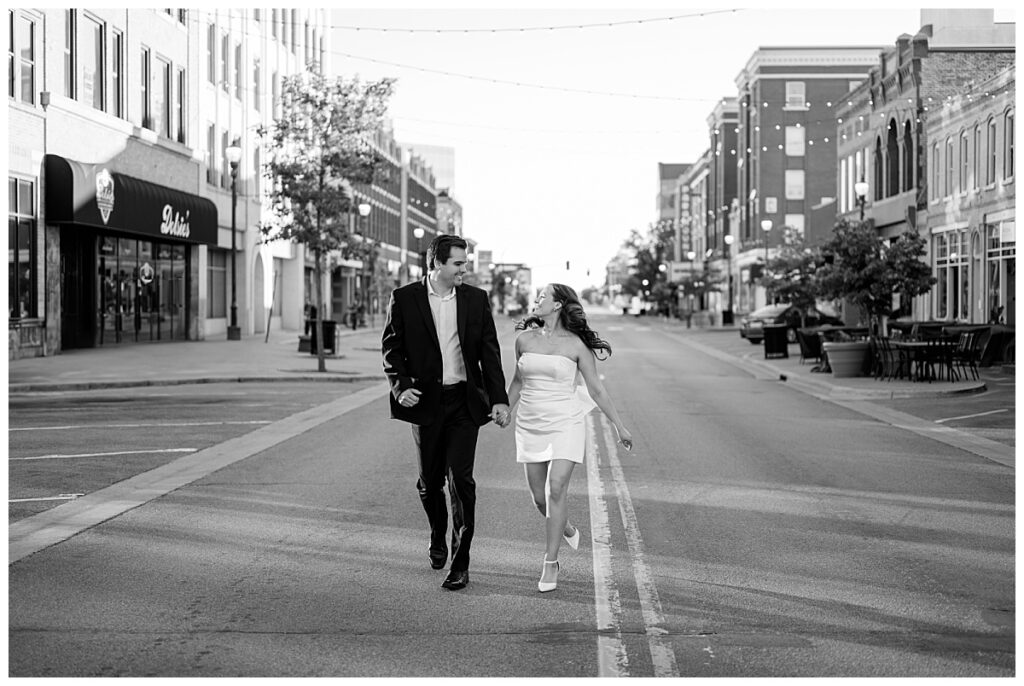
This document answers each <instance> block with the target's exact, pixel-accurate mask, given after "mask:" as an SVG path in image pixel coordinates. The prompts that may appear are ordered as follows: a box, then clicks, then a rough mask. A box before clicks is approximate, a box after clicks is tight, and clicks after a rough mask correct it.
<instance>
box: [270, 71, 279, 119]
mask: <svg viewBox="0 0 1024 686" xmlns="http://www.w3.org/2000/svg"><path fill="white" fill-rule="evenodd" d="M278 81H279V77H278V75H277V72H276V71H275V72H274V73H273V74H271V75H270V107H271V109H273V111H274V112H273V113H274V116H275V117H276V116H278V115H279V114H280V112H281V99H280V95H281V84H280V83H278Z"/></svg>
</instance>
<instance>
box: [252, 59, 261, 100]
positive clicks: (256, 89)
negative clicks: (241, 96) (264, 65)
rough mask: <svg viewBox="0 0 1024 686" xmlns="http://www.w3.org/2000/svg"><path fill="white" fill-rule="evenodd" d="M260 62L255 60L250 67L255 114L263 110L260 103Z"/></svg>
mask: <svg viewBox="0 0 1024 686" xmlns="http://www.w3.org/2000/svg"><path fill="white" fill-rule="evenodd" d="M261 92H262V91H261V90H260V61H259V59H256V60H254V61H253V65H252V106H253V109H255V110H256V111H257V112H259V111H260V110H261V109H262V108H263V103H261V102H260V94H261Z"/></svg>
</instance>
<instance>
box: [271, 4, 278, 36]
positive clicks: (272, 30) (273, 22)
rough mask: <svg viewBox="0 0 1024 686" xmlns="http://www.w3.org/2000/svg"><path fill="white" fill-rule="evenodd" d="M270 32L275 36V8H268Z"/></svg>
mask: <svg viewBox="0 0 1024 686" xmlns="http://www.w3.org/2000/svg"><path fill="white" fill-rule="evenodd" d="M270 34H271V35H272V36H273V37H274V38H277V10H275V9H272V10H270Z"/></svg>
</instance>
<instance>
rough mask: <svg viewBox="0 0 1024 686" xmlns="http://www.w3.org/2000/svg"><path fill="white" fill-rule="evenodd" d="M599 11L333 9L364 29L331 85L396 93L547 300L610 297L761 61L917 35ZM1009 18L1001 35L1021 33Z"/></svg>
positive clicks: (825, 18) (472, 232)
mask: <svg viewBox="0 0 1024 686" xmlns="http://www.w3.org/2000/svg"><path fill="white" fill-rule="evenodd" d="M563 4H564V3H563ZM590 4H591V7H589V8H579V9H557V10H553V9H515V10H508V9H497V8H495V9H487V8H485V9H469V8H466V9H441V8H437V9H430V8H423V9H408V8H406V9H338V10H335V12H334V16H333V20H332V23H333V24H334V25H335V26H336V27H341V26H358V27H363V28H364V30H360V31H355V30H347V29H342V28H336V29H335V32H334V37H333V46H332V48H331V50H332V52H333V53H334V63H333V64H334V68H335V69H336V70H337V72H339V73H344V74H346V75H352V74H356V73H358V74H359V75H360V76H361V77H363V78H364V79H375V78H380V77H382V76H393V77H396V78H397V79H398V83H397V86H396V92H395V96H394V97H393V99H392V102H391V108H390V111H391V116H392V118H393V121H394V127H395V136H396V139H397V140H399V141H401V142H417V143H422V144H430V145H443V146H448V147H452V148H454V149H455V184H454V192H453V194H454V196H455V197H456V199H457V200H458V201H459V202H460V203H461V204H462V206H463V212H464V218H463V227H464V232H465V234H466V235H467V236H469V237H471V238H473V239H475V240H476V241H477V242H478V244H479V249H483V250H487V249H490V250H493V251H494V257H495V259H496V261H502V262H525V263H527V264H528V265H530V266H531V267H533V270H534V284H535V285H536V286H538V287H539V286H541V285H543V284H544V283H546V282H548V281H560V282H563V283H568V284H569V285H571V286H573V287H575V288H577V289H578V290H579V289H582V288H583V287H585V286H587V285H590V284H593V285H600V284H602V283H603V280H604V268H605V265H606V264H607V262H608V260H610V259H611V258H612V257H613V256H614V255H615V253H616V252H617V250H618V248H619V246H620V245H621V244H622V242H623V241H624V240H625V239H626V238H627V237H628V235H629V232H630V229H633V228H636V229H640V230H641V231H646V230H647V226H648V224H649V223H651V222H653V221H656V220H657V206H656V202H655V200H656V195H657V192H658V176H657V164H658V162H673V163H687V162H693V161H694V160H695V159H696V158H697V157H698V156H699V155H700V154H701V153H702V152H703V151H704V150H705V149H706V148H707V146H708V131H707V125H706V123H705V120H706V118H707V116H708V114H709V113H710V112H711V111H712V109H713V107H714V104H715V102H716V101H717V100H718V99H719V98H721V97H728V96H735V95H736V86H735V78H736V76H737V74H739V72H740V71H741V70H742V69H743V67H744V66H745V65H746V63H747V61H748V59H749V58H750V56H751V55H752V54H753V52H754V51H755V50H757V49H758V48H759V47H761V46H872V45H877V46H890V45H893V44H894V43H895V41H896V38H897V36H899V35H900V34H902V33H908V34H911V35H913V34H914V33H916V32H917V30H918V29H919V28H920V10H919V9H918V8H911V7H909V6H908V7H906V8H901V7H900V6H899V5H898V4H890V8H891V9H865V8H858V9H850V10H818V9H792V10H782V9H765V8H762V9H733V8H731V7H729V6H721V7H719V8H717V9H713V8H698V7H693V6H688V5H681V4H680V3H674V4H672V5H668V4H665V3H658V2H647V3H645V4H644V8H643V9H611V8H594V7H593V3H590ZM477 5H478V6H479V3H477ZM659 7H660V8H659ZM702 14H703V15H702ZM1002 14H1005V13H1003V12H997V14H996V18H997V20H1005V21H1012V20H1013V18H1012V16H1010V17H1003V16H1001V15H1002ZM680 15H692V16H688V17H685V18H679V19H675V20H672V21H654V22H645V23H642V24H625V25H620V26H613V27H607V26H605V27H596V28H582V29H580V28H571V29H559V30H541V31H511V32H508V31H506V32H490V31H488V32H469V33H460V32H454V33H453V32H440V33H438V32H436V30H438V29H507V28H530V27H558V26H564V25H575V26H578V25H579V24H593V23H607V22H628V21H632V20H640V19H654V18H663V17H672V16H680ZM366 28H387V29H394V30H388V31H370V30H365V29H366ZM399 29H418V30H423V29H432V30H435V31H433V32H426V33H422V32H409V31H408V30H406V31H401V30H399ZM343 53H344V54H343ZM346 54H347V55H350V56H346ZM351 56H355V57H358V58H363V59H356V58H355V57H351ZM369 60H377V61H383V62H390V63H393V64H380V63H379V62H374V61H369ZM396 65H407V66H396ZM424 70H431V71H424ZM434 72H449V73H451V74H458V75H461V76H452V75H444V74H440V73H434ZM466 77H476V78H466ZM492 79H493V80H498V81H512V82H518V83H521V84H531V85H540V86H545V87H546V88H544V89H542V88H534V87H528V86H516V85H510V84H505V83H501V84H498V83H493V82H490V80H492ZM573 90H575V91H579V90H590V91H601V92H602V93H613V94H620V95H599V94H587V93H580V92H573ZM633 94H635V95H639V96H649V97H630V95H633ZM651 96H653V97H651ZM659 98H660V99H659ZM566 260H569V262H570V265H571V270H570V271H569V272H566V270H565V262H566ZM588 269H589V270H590V276H589V277H588V276H587V274H586V271H587V270H588Z"/></svg>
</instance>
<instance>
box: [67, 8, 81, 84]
mask: <svg viewBox="0 0 1024 686" xmlns="http://www.w3.org/2000/svg"><path fill="white" fill-rule="evenodd" d="M77 25H78V15H77V14H76V12H75V10H64V96H65V97H68V98H75V97H78V93H76V92H75V66H76V65H75V35H76V27H77Z"/></svg>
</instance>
